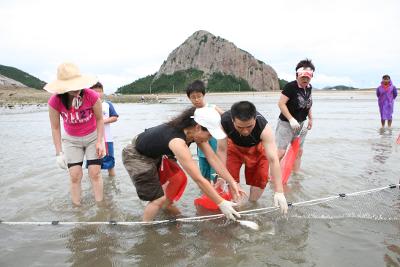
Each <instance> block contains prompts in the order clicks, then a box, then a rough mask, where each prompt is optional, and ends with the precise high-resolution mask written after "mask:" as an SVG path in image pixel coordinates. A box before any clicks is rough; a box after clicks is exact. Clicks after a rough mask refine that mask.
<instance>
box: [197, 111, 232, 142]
mask: <svg viewBox="0 0 400 267" xmlns="http://www.w3.org/2000/svg"><path fill="white" fill-rule="evenodd" d="M193 117H194V121H195V122H197V123H198V124H200V125H201V126H203V127H205V128H207V130H208V132H209V133H210V134H211V135H212V136H213V137H214V138H215V139H224V138H226V134H225V132H224V131H223V130H222V126H221V115H219V113H218V111H216V110H215V108H212V107H204V108H196V110H195V112H194V116H193Z"/></svg>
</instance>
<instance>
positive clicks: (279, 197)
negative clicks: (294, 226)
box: [274, 192, 288, 214]
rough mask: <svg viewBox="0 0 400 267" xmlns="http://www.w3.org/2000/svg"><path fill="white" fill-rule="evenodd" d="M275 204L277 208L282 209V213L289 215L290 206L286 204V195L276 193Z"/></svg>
mask: <svg viewBox="0 0 400 267" xmlns="http://www.w3.org/2000/svg"><path fill="white" fill-rule="evenodd" d="M274 204H275V207H280V208H281V212H282V213H283V214H286V213H287V210H288V204H287V202H286V198H285V195H284V194H283V193H279V192H276V193H275V195H274Z"/></svg>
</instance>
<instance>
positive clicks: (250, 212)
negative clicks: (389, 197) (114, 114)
mask: <svg viewBox="0 0 400 267" xmlns="http://www.w3.org/2000/svg"><path fill="white" fill-rule="evenodd" d="M399 186H400V184H391V185H388V186H384V187H379V188H373V189H368V190H363V191H358V192H353V193H347V194H338V195H334V196H329V197H325V198H317V199H312V200H307V201H301V202H296V203H291V204H290V206H311V205H316V204H320V203H324V202H328V201H331V200H333V199H338V198H344V197H347V196H358V195H364V194H370V193H372V192H377V191H381V190H385V189H388V188H396V187H399ZM278 209H279V208H278V207H265V208H259V209H251V210H244V211H239V212H238V213H239V214H241V215H245V216H246V215H247V216H250V215H257V214H261V213H266V212H273V211H276V210H278ZM223 217H224V214H212V215H205V216H197V217H187V218H177V219H171V220H159V221H151V222H137V221H136V222H124V221H107V222H104V221H97V222H65V221H45V222H12V221H1V220H0V224H5V225H127V226H132V225H157V224H165V223H173V222H186V223H188V222H201V221H208V220H215V219H218V218H223Z"/></svg>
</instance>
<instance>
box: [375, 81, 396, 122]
mask: <svg viewBox="0 0 400 267" xmlns="http://www.w3.org/2000/svg"><path fill="white" fill-rule="evenodd" d="M376 96H377V97H378V105H379V113H380V114H381V125H382V128H384V127H385V121H387V126H388V127H389V128H390V127H391V126H392V115H393V106H394V100H395V99H396V97H397V88H396V87H395V86H394V85H393V83H392V81H391V80H390V76H389V75H387V74H386V75H383V77H382V82H381V85H380V86H379V87H378V88H376Z"/></svg>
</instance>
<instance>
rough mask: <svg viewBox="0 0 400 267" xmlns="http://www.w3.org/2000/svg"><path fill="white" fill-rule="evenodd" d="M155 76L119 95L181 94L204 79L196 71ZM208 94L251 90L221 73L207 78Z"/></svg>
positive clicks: (235, 79) (136, 83)
mask: <svg viewBox="0 0 400 267" xmlns="http://www.w3.org/2000/svg"><path fill="white" fill-rule="evenodd" d="M155 76H156V74H153V75H149V76H146V77H144V78H140V79H138V80H136V81H134V82H133V83H130V84H127V85H124V86H122V87H120V88H118V90H117V93H120V94H143V93H144V94H146V93H152V94H153V93H182V92H185V90H186V87H187V86H188V85H189V84H190V83H191V82H193V81H194V80H201V79H203V78H204V72H203V71H201V70H197V69H188V70H182V71H177V72H175V73H174V74H171V75H165V74H162V75H161V76H160V77H158V79H156V80H154V78H155ZM206 90H207V91H209V92H230V91H251V90H252V88H251V87H250V85H249V84H248V83H247V81H245V80H244V79H240V78H236V77H234V76H232V75H226V74H223V73H213V74H212V75H211V76H210V77H208V86H207V88H206Z"/></svg>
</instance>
